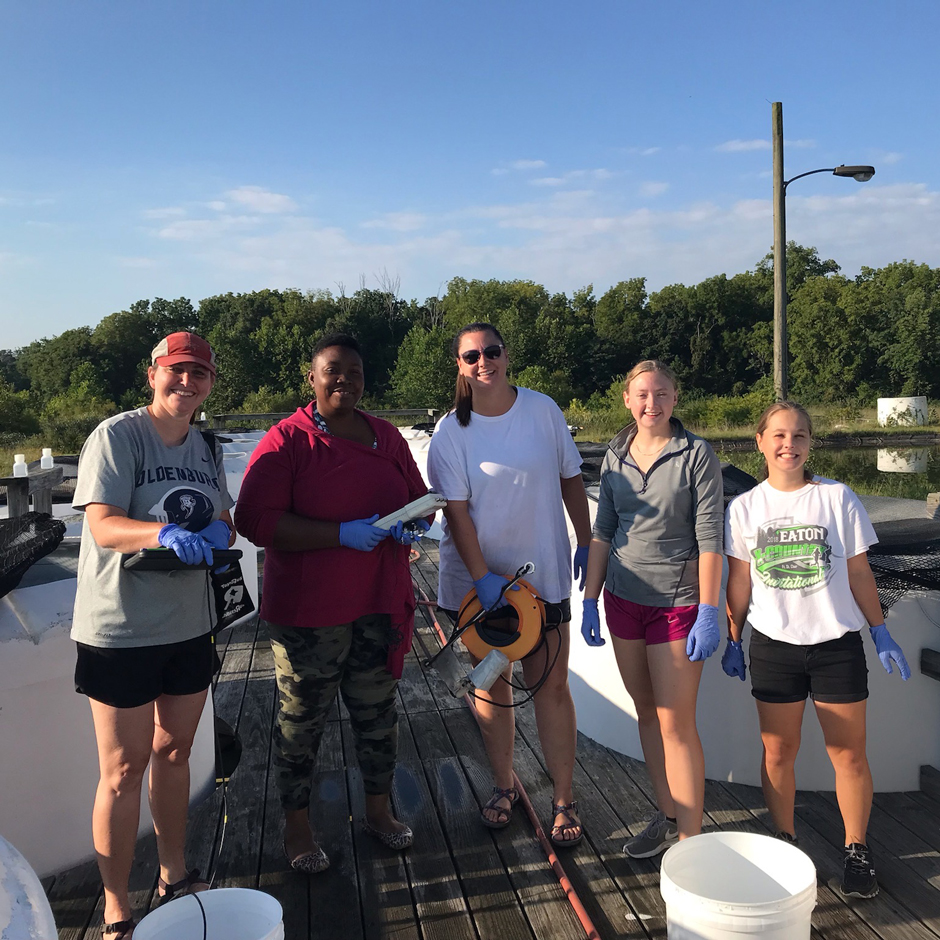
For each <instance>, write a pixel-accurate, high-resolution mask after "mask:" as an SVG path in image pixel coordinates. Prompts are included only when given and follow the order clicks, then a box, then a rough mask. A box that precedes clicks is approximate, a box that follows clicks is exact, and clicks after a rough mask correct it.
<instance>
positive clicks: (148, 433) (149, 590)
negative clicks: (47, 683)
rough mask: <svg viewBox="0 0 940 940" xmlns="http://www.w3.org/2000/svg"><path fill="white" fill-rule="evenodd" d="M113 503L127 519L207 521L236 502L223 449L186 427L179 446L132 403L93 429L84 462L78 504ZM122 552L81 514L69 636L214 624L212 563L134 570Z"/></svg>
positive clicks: (178, 631) (128, 638)
mask: <svg viewBox="0 0 940 940" xmlns="http://www.w3.org/2000/svg"><path fill="white" fill-rule="evenodd" d="M89 503H107V504H108V505H111V506H117V507H118V508H119V509H123V510H124V511H125V512H126V513H127V515H128V517H129V518H131V519H139V520H141V521H145V522H164V523H166V522H175V523H177V524H178V525H181V526H183V528H185V529H189V530H191V531H193V532H198V531H200V530H201V529H204V528H205V527H206V526H207V525H208V524H209V523H210V522H212V521H213V520H214V519H218V518H219V516H220V515H221V513H222V510H224V509H228V508H229V507H231V506H232V499H231V497H230V496H229V495H228V489H227V488H226V485H225V472H224V470H223V469H222V456H221V454H220V453H218V452H217V453H216V454H211V453H210V451H209V446H208V444H207V443H206V441H205V440H204V438H203V437H202V435H201V434H200V433H199V432H198V431H197V430H196V429H195V428H190V430H189V435H188V436H187V438H186V440H185V441H183V443H182V444H179V445H177V446H175V447H168V446H167V445H166V444H164V443H163V441H162V440H161V439H160V435H159V434H157V431H156V429H155V428H154V426H153V421H152V420H151V418H150V415H149V413H148V412H147V409H146V408H139V409H137V410H136V411H126V412H124V413H123V414H120V415H117V416H116V417H114V418H109V419H108V420H107V421H102V422H101V424H99V425H98V427H97V428H95V430H94V431H92V433H91V435H90V436H89V438H88V440H86V441H85V445H84V446H83V447H82V453H81V456H80V457H79V461H78V483H77V485H76V487H75V497H74V499H73V505H74V506H75V508H76V509H79V510H84V509H85V507H86V506H87V505H88V504H89ZM123 557H124V556H123V555H121V553H120V552H116V551H113V550H112V549H106V548H101V547H99V545H98V543H97V542H96V541H95V539H94V536H93V535H92V534H91V529H90V528H89V526H88V517H87V516H86V517H85V520H84V523H83V526H82V544H81V552H80V554H79V561H78V589H77V591H76V593H75V612H74V614H73V617H72V634H71V636H72V639H73V640H77V641H78V642H80V643H85V644H87V645H88V646H98V647H111V648H115V647H133V646H160V645H163V644H166V643H178V642H181V641H183V640H190V639H193V638H194V637H197V636H202V634H204V633H207V632H208V631H209V630H210V629H211V626H212V622H211V617H212V614H211V613H210V611H211V606H210V605H211V600H210V595H211V593H212V592H211V589H210V586H209V578H208V572H206V571H186V570H182V571H134V570H125V569H123V568H122V567H121V562H122V559H123Z"/></svg>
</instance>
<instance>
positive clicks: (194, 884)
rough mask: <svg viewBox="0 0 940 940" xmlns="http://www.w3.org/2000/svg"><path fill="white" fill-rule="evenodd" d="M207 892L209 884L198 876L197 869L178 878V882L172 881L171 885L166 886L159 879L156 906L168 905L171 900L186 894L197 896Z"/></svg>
mask: <svg viewBox="0 0 940 940" xmlns="http://www.w3.org/2000/svg"><path fill="white" fill-rule="evenodd" d="M208 890H209V882H208V881H206V880H205V879H204V878H202V877H201V876H200V874H199V869H198V868H194V869H193V870H192V871H190V872H189V873H188V874H187V875H186V877H185V878H180V880H179V881H174V882H173V884H167V883H166V882H165V881H164V880H163V879H162V878H160V879H159V880H158V881H157V906H158V907H160V906H161V905H163V904H169V903H170V901H172V900H173V898H182V897H185V896H186V895H187V894H198V893H199V892H200V891H208ZM161 891H162V892H163V893H162V894H161V893H160V892H161Z"/></svg>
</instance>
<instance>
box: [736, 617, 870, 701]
mask: <svg viewBox="0 0 940 940" xmlns="http://www.w3.org/2000/svg"><path fill="white" fill-rule="evenodd" d="M748 652H749V654H750V660H751V662H750V668H751V695H753V696H754V698H756V699H757V700H758V701H760V702H771V703H775V702H781V703H782V702H802V701H804V700H805V699H806V696H807V695H809V696H811V697H812V699H813V700H814V701H817V702H829V703H831V704H834V705H838V704H845V703H849V702H862V701H864V700H865V699H867V698H868V664H867V663H866V662H865V650H864V648H863V647H862V637H861V634H860V633H859V632H858V631H857V630H850V631H849V632H848V633H845V634H843V635H842V636H840V637H839V638H838V639H837V640H827V641H826V642H825V643H814V644H812V645H810V646H798V645H796V644H794V643H783V642H782V641H780V640H772V639H771V638H770V637H768V636H764V634H763V633H760V632H758V631H757V630H752V631H751V643H750V647H749V649H748Z"/></svg>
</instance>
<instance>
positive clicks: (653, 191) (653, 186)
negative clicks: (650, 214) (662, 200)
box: [640, 181, 669, 197]
mask: <svg viewBox="0 0 940 940" xmlns="http://www.w3.org/2000/svg"><path fill="white" fill-rule="evenodd" d="M668 189H669V184H668V183H656V182H653V181H650V182H648V183H641V184H640V195H641V196H644V197H652V196H661V195H662V194H663V193H664V192H666V191H667V190H668Z"/></svg>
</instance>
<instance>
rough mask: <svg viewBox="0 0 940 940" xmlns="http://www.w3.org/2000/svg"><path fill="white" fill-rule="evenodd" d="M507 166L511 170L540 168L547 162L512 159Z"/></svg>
mask: <svg viewBox="0 0 940 940" xmlns="http://www.w3.org/2000/svg"><path fill="white" fill-rule="evenodd" d="M509 166H510V168H511V169H513V170H540V169H541V168H542V167H543V166H548V164H547V163H546V162H545V161H544V160H513V161H512V163H510V164H509Z"/></svg>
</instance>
